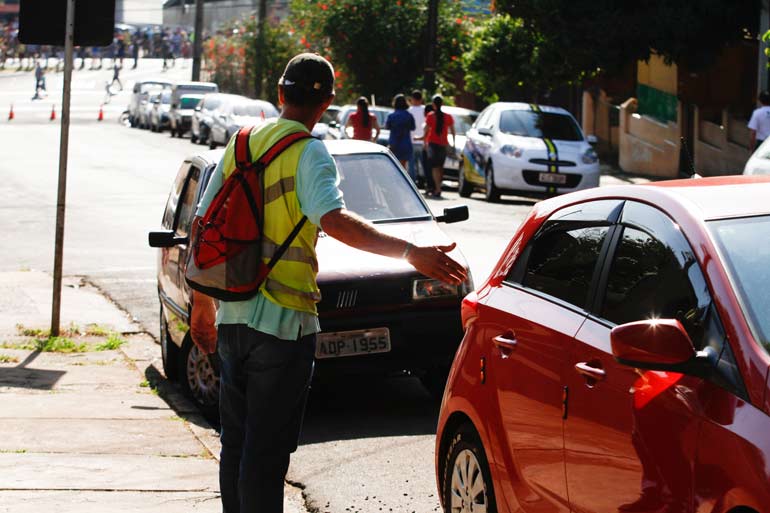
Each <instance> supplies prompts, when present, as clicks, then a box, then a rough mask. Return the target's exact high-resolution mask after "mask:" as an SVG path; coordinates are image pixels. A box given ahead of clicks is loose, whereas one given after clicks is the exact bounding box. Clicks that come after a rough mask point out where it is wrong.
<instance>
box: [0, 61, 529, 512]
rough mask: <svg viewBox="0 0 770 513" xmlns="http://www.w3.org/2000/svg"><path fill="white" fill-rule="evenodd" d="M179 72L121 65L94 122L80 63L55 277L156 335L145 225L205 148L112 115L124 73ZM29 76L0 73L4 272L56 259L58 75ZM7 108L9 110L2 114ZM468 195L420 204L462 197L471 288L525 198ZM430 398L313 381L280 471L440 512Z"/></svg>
mask: <svg viewBox="0 0 770 513" xmlns="http://www.w3.org/2000/svg"><path fill="white" fill-rule="evenodd" d="M185 65H186V66H187V67H184V66H185ZM189 72H190V68H189V63H182V62H181V61H180V62H179V64H178V65H177V67H176V68H174V69H172V70H171V71H169V72H168V73H164V74H161V73H160V63H159V62H152V61H142V62H141V63H140V66H139V68H138V69H137V70H135V71H130V70H126V71H125V72H124V73H123V76H122V78H123V82H124V87H125V92H123V93H121V94H119V95H118V96H116V97H114V98H112V101H111V102H110V104H109V105H107V106H105V119H104V121H102V122H98V121H96V119H97V114H98V110H99V106H100V104H101V102H102V101H103V100H104V83H105V81H106V80H109V79H110V78H111V71H109V70H102V71H87V70H85V71H79V72H76V73H75V78H74V83H73V91H74V92H73V95H74V96H73V126H72V129H71V135H70V138H71V146H70V165H69V175H68V193H67V215H66V232H65V251H64V274H65V275H79V276H85V277H87V278H88V279H89V280H90V281H92V282H93V283H95V284H96V285H97V286H99V287H101V288H102V290H103V291H104V292H105V293H107V294H108V295H109V296H110V297H111V298H112V299H113V300H114V301H115V302H116V303H117V304H118V305H120V306H121V307H122V308H123V309H125V310H126V311H127V312H129V313H130V314H131V315H132V316H133V317H134V318H136V319H137V320H138V321H139V323H140V324H141V325H142V326H143V327H144V328H145V329H146V330H147V331H148V332H150V333H151V334H153V335H155V336H156V337H157V331H158V329H157V325H158V300H157V295H156V284H155V259H156V254H155V251H154V250H152V249H150V248H149V247H148V246H147V232H148V231H149V230H151V229H154V228H157V227H158V226H159V223H160V219H161V215H162V212H163V208H164V204H165V202H166V199H167V196H168V192H169V189H170V185H171V182H172V180H173V178H174V176H175V175H176V172H177V169H178V167H179V165H180V163H181V161H182V159H183V158H184V157H185V156H187V155H189V154H190V153H191V152H197V151H202V150H205V149H204V147H202V146H198V145H191V144H190V142H189V140H187V139H184V140H180V139H176V138H171V137H169V134H168V132H166V133H164V134H154V133H151V132H149V131H143V130H139V129H131V128H128V127H125V126H122V125H120V124H119V123H118V122H117V119H118V115H119V114H120V112H121V111H122V110H123V109H124V108H125V106H126V105H127V103H128V97H129V94H128V92H127V91H130V89H131V86H132V85H133V81H134V80H137V79H142V78H150V77H153V76H161V75H163V76H165V77H166V78H171V79H187V78H188V77H189ZM33 85H34V79H33V75H32V74H31V73H13V72H0V116H2V118H0V156H1V157H2V158H0V176H2V180H0V219H1V221H0V228H2V233H3V235H2V239H3V243H2V244H0V271H16V270H21V269H37V270H44V271H51V269H52V267H53V243H54V224H55V208H56V187H57V172H58V148H59V125H58V122H51V121H49V116H50V112H51V108H52V106H54V107H55V108H56V111H57V112H56V113H57V118H58V117H60V116H61V110H60V108H61V101H60V96H61V95H60V93H57V91H60V90H61V74H58V75H55V74H49V76H48V89H49V91H50V92H51V96H50V97H49V98H47V99H46V100H42V101H35V102H33V101H31V100H30V97H31V96H32V92H33V91H32V88H33ZM11 104H13V105H14V113H15V119H14V120H13V121H6V118H7V112H8V110H9V109H10V105H11ZM475 196H476V197H475V198H470V199H467V200H465V199H463V200H462V201H461V200H460V198H459V197H458V196H457V194H456V192H453V191H448V192H447V194H446V197H445V198H444V199H441V200H433V199H431V200H429V201H428V202H429V204H430V207H431V208H432V209H433V211H434V213H436V214H437V215H438V214H441V213H442V210H443V208H444V207H447V206H453V205H456V204H461V203H464V204H467V205H468V206H469V209H470V220H469V221H466V222H463V223H457V224H453V225H447V226H445V229H446V231H447V233H449V234H450V235H451V236H452V237H453V238H454V239H455V240H456V241H457V243H458V245H459V247H460V249H461V250H462V251H463V252H464V254H465V255H466V257H467V258H468V261H469V263H470V266H471V270H472V272H473V276H474V279H475V281H476V283H477V284H478V283H480V282H481V281H482V280H483V279H484V278H486V276H487V275H488V273H489V271H490V270H491V268H492V266H493V265H494V263H495V262H496V260H497V258H498V257H499V255H500V253H501V250H502V249H503V248H504V247H505V245H506V244H507V243H508V241H509V240H510V238H511V236H512V235H513V233H514V231H515V229H516V228H517V226H518V225H519V224H520V223H521V221H522V220H523V218H524V216H525V215H526V214H527V212H528V211H529V209H530V207H531V206H532V204H533V203H534V201H533V200H528V199H526V198H518V199H517V198H506V199H505V200H504V201H503V202H502V203H500V204H488V203H486V202H484V201H483V200H482V199H481V196H480V195H475ZM437 408H438V406H437V405H436V403H435V402H433V401H432V400H431V399H430V398H429V397H428V395H427V393H426V392H425V391H424V389H423V388H422V387H421V386H420V385H419V383H418V382H417V380H415V379H412V378H401V379H367V380H366V381H360V380H359V381H354V380H350V381H344V380H341V381H339V382H334V383H327V384H321V385H318V386H316V387H315V388H314V391H313V394H312V396H311V401H310V405H309V409H308V413H307V416H306V427H305V430H304V433H303V438H302V443H301V446H300V448H299V450H298V451H297V453H296V454H295V456H294V458H293V460H292V465H291V468H290V471H289V479H290V480H292V481H294V482H296V483H298V484H301V485H302V486H304V487H305V493H306V495H307V497H308V499H309V502H310V504H311V505H312V506H314V507H315V508H317V510H318V511H320V512H330V513H331V512H333V513H338V512H344V511H350V512H354V511H358V512H361V513H369V512H373V513H378V512H381V511H385V512H388V511H398V512H407V513H408V512H411V511H414V512H418V513H425V512H429V511H437V510H438V499H437V495H436V487H435V480H434V471H433V443H434V434H435V425H436V416H437Z"/></svg>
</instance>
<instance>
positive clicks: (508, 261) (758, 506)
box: [149, 88, 770, 513]
mask: <svg viewBox="0 0 770 513" xmlns="http://www.w3.org/2000/svg"><path fill="white" fill-rule="evenodd" d="M164 93H165V89H163V88H162V89H161V91H159V92H155V93H153V94H157V95H158V97H159V98H161V97H163V94H164ZM169 97H170V96H169ZM239 98H240V97H233V95H224V94H208V95H205V96H203V97H202V99H200V102H199V103H198V105H197V107H196V108H195V109H194V112H193V114H192V118H191V127H192V128H191V132H192V138H194V139H193V142H208V143H209V144H212V141H214V142H213V144H214V145H217V144H223V143H224V142H226V140H227V139H226V138H224V137H221V135H222V134H227V131H228V130H230V133H232V127H233V126H239V125H238V124H239V123H242V124H248V123H252V122H254V120H255V119H261V117H262V115H263V114H262V113H264V116H265V117H266V118H267V117H272V116H268V114H267V112H266V110H267V108H268V105H269V104H268V105H264V103H261V102H258V101H255V100H250V102H252V103H239V102H241V100H240V99H239ZM160 103H161V104H162V100H161V102H160ZM224 104H227V105H228V107H227V109H226V110H225V109H224V108H223V107H222V106H223V105H224ZM373 109H374V108H373ZM447 109H448V108H447ZM225 111H226V112H228V113H229V114H226V115H222V114H217V113H218V112H225ZM351 111H352V110H351V106H343V107H335V112H329V113H327V115H326V116H325V118H323V119H322V122H321V123H319V125H317V126H316V127H315V129H314V133H315V134H316V136H319V135H318V134H323V135H322V137H323V138H327V139H329V138H339V139H348V138H349V135H348V134H345V130H344V122H343V120H346V118H347V116H349V114H350V112H351ZM450 113H452V114H453V116H455V119H456V121H455V123H456V126H459V125H460V122H462V123H466V126H467V130H466V131H465V135H466V140H465V142H464V144H463V150H462V152H461V153H460V154H459V156H458V159H457V160H458V167H459V175H458V179H459V186H460V194H461V195H462V196H469V195H470V194H472V193H473V192H475V191H476V190H482V191H483V192H484V194H485V197H486V199H488V200H490V201H495V200H497V199H498V198H499V197H500V195H501V194H504V193H509V192H519V191H526V192H527V193H529V194H532V193H536V194H546V195H557V194H561V193H565V192H570V191H578V192H573V193H570V194H564V195H561V196H559V197H555V198H551V199H549V200H546V201H543V202H540V203H538V204H536V205H535V207H534V208H533V210H532V212H531V213H530V215H529V216H528V217H527V219H526V220H525V221H524V222H523V223H522V225H521V226H520V227H519V228H518V229H517V231H516V233H514V234H513V237H512V239H511V241H510V243H509V245H508V247H507V248H506V249H505V250H504V251H503V253H502V255H501V256H500V258H499V261H498V264H497V265H496V266H495V268H494V269H493V271H492V273H491V274H490V276H489V277H488V278H487V279H486V280H485V281H484V282H483V283H482V284H481V285H480V286H479V287H478V288H476V289H475V290H473V288H474V286H473V283H472V281H470V280H469V282H467V283H465V284H463V285H462V286H459V287H447V286H445V285H442V284H440V283H438V282H436V281H434V280H430V279H427V278H426V277H424V276H421V275H419V274H418V273H416V272H415V271H414V270H413V269H412V268H411V267H409V266H408V265H406V264H405V263H404V262H402V261H399V260H393V259H387V258H384V257H377V256H375V255H371V254H368V253H363V252H361V251H358V250H354V249H352V248H350V247H347V246H345V245H343V244H340V243H338V242H336V241H335V240H333V239H331V238H329V237H325V236H324V235H323V233H321V234H320V236H319V241H318V255H319V269H320V272H319V275H318V282H319V286H320V288H321V291H322V298H323V299H322V301H321V303H319V305H318V306H319V315H320V321H321V324H322V327H323V329H324V332H323V333H321V334H319V337H318V346H317V350H316V355H315V356H316V359H317V375H319V376H324V375H325V374H339V373H372V372H384V373H393V372H398V373H403V372H404V371H406V372H408V373H414V374H415V375H418V376H420V377H421V378H422V380H423V383H424V385H425V386H426V388H427V389H428V390H430V391H431V392H432V393H434V394H435V395H442V396H443V399H442V402H441V408H440V413H439V421H438V429H437V435H436V445H435V475H436V481H437V487H438V491H439V498H440V501H441V503H442V506H443V509H444V511H447V512H449V511H451V512H458V513H471V512H478V511H485V512H488V513H496V512H500V513H503V512H510V513H513V512H530V511H538V512H539V511H542V512H561V511H581V512H596V513H605V512H606V513H610V512H613V513H615V512H619V511H620V512H646V511H651V512H652V511H655V512H666V513H692V512H694V511H701V510H703V511H706V510H708V511H714V512H715V513H744V512H755V513H767V512H770V510H769V509H768V504H770V488H769V487H768V482H770V470H769V469H768V466H767V461H768V460H769V459H770V443H769V442H768V440H769V438H768V436H767V435H766V433H767V432H768V429H770V419H769V417H770V399H768V398H770V322H769V321H768V319H770V301H768V294H767V290H768V288H770V271H768V269H770V265H768V264H770V242H768V241H770V203H769V202H768V201H767V197H768V195H770V177H767V176H748V177H718V178H706V179H697V180H677V181H669V182H660V183H655V184H650V185H634V186H619V187H608V188H601V189H600V188H598V187H597V186H598V179H599V164H598V158H597V156H596V153H595V151H594V150H593V148H592V145H591V143H592V141H590V140H589V138H587V137H585V135H584V134H583V132H582V130H581V129H580V127H579V126H578V124H577V122H576V121H575V119H574V118H573V117H572V116H571V115H570V114H569V113H568V112H567V111H565V110H563V109H559V108H554V107H548V106H539V105H530V104H523V103H495V104H492V105H490V106H489V107H488V108H487V109H485V110H484V111H483V112H482V113H481V114H480V115H479V116H478V118H477V119H475V121H472V122H471V121H468V120H465V119H462V118H461V116H462V115H464V113H460V112H457V113H455V112H450ZM276 114H277V113H276ZM377 115H378V116H379V115H380V114H377ZM384 115H385V116H386V115H387V114H384ZM205 116H209V117H205ZM217 116H223V117H221V118H220V122H221V126H220V127H219V128H217V129H216V130H218V131H219V132H218V133H217V135H214V134H213V131H214V130H213V127H214V126H215V123H217V121H215V120H214V118H215V117H217ZM468 116H472V114H468ZM458 118H461V119H458ZM160 119H161V118H157V120H156V121H154V122H156V123H158V124H161V123H162V121H160ZM229 123H233V124H232V125H229ZM458 136H459V129H458ZM219 141H223V142H221V143H220V142H219ZM326 145H327V148H328V149H329V151H330V153H331V154H332V156H333V157H334V159H335V161H336V162H337V166H338V168H339V171H340V175H341V184H340V186H341V188H342V189H343V192H344V193H345V197H346V201H347V204H348V208H350V209H351V210H352V211H354V212H356V213H358V214H359V215H361V216H363V217H364V218H366V219H367V220H369V221H370V222H372V223H376V224H378V225H380V226H381V227H382V228H383V229H384V230H386V231H387V232H389V233H393V234H395V235H398V236H401V237H406V238H410V239H412V240H414V241H420V243H432V244H435V243H443V242H446V236H445V235H444V234H443V233H442V232H441V231H440V230H439V229H438V226H437V222H446V223H450V222H456V221H462V220H465V219H467V218H468V210H467V207H454V208H448V209H445V210H444V213H443V215H442V216H433V214H432V213H431V211H430V209H429V208H428V206H427V204H426V203H425V201H424V200H423V198H422V197H421V195H420V194H419V192H418V191H417V189H416V188H415V186H414V184H413V183H412V181H411V180H410V179H409V178H408V176H407V175H406V173H405V172H404V170H403V169H402V168H401V167H400V165H399V164H398V162H397V161H396V160H395V159H394V158H393V156H392V155H391V154H390V152H389V151H387V150H386V149H385V148H383V147H382V146H381V145H377V144H373V143H369V142H362V141H351V140H336V141H326ZM763 148H764V145H763V146H761V147H760V148H759V149H758V150H757V151H758V154H757V155H755V156H756V157H757V158H758V159H765V160H767V159H766V158H765V156H763V155H764V153H770V152H768V151H767V149H763ZM769 148H770V147H769ZM760 150H762V151H761V152H760ZM221 156H222V151H221V150H219V151H209V152H201V153H197V154H195V155H193V156H192V157H190V158H189V159H186V160H185V161H184V162H183V164H182V166H181V168H180V170H179V172H178V174H177V178H176V180H175V182H174V184H173V186H172V190H171V193H170V195H169V200H168V203H167V205H166V209H165V212H164V214H163V218H162V221H161V228H162V230H160V231H156V232H152V233H150V237H149V238H150V245H151V246H153V247H157V248H160V251H159V256H158V293H159V298H160V304H161V307H160V308H161V313H160V324H161V325H160V333H161V350H162V356H163V366H164V370H165V373H166V375H167V376H168V377H169V379H172V380H177V381H179V383H180V384H181V385H182V388H183V389H184V390H185V391H187V392H188V393H189V394H190V395H191V397H192V398H193V399H194V400H195V401H196V402H197V404H198V405H199V406H201V408H202V409H204V410H209V411H211V410H213V409H215V408H216V404H217V389H218V378H217V373H216V365H212V363H211V361H210V360H209V358H207V357H205V356H204V355H202V354H200V353H199V352H198V350H197V348H196V347H195V345H194V344H193V343H192V340H191V338H190V335H189V318H190V311H191V308H192V306H191V302H190V291H189V289H188V287H187V285H186V283H185V281H184V272H185V262H186V256H187V251H188V247H187V244H188V237H189V230H190V222H191V220H192V216H193V214H194V211H195V205H197V203H198V201H199V199H200V196H201V195H202V192H203V190H204V189H205V187H206V184H207V182H208V180H209V179H210V177H211V173H212V172H213V170H214V168H215V166H216V163H217V162H218V160H219V159H220V158H221ZM760 164H761V163H760ZM760 164H757V168H756V170H754V168H752V170H753V171H752V172H749V171H747V172H746V174H752V173H754V174H760V173H762V170H761V166H760ZM453 257H454V258H456V259H457V260H458V261H460V262H462V263H465V260H464V258H463V256H462V255H461V254H460V252H459V251H458V250H455V252H454V254H453ZM466 267H467V265H466ZM447 373H448V374H447ZM447 375H448V378H447Z"/></svg>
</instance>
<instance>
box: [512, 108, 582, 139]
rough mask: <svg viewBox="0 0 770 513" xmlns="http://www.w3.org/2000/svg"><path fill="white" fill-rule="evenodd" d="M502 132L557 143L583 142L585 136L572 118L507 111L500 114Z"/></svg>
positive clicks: (522, 111) (547, 113)
mask: <svg viewBox="0 0 770 513" xmlns="http://www.w3.org/2000/svg"><path fill="white" fill-rule="evenodd" d="M500 131H501V132H503V133H506V134H511V135H520V136H524V137H537V138H540V139H543V138H544V139H553V140H557V141H582V140H583V134H582V133H581V132H580V128H578V126H577V123H575V120H574V119H572V117H571V116H567V115H565V114H556V113H553V112H534V111H528V110H505V111H503V112H502V113H501V114H500Z"/></svg>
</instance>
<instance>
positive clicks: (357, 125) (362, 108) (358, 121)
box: [345, 96, 380, 142]
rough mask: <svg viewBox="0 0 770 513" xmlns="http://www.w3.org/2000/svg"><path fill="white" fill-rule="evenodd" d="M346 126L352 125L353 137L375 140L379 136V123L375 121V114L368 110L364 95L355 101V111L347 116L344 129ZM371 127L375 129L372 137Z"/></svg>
mask: <svg viewBox="0 0 770 513" xmlns="http://www.w3.org/2000/svg"><path fill="white" fill-rule="evenodd" d="M348 127H353V137H352V138H353V139H358V140H360V141H370V142H377V138H378V137H379V136H380V123H379V122H378V121H377V116H375V115H374V114H372V113H371V112H369V101H368V100H367V99H366V97H364V96H362V97H360V98H359V99H358V100H357V101H356V111H355V112H353V113H351V114H350V116H348V121H347V123H345V129H346V130H347V128H348ZM372 129H374V131H375V134H374V137H372Z"/></svg>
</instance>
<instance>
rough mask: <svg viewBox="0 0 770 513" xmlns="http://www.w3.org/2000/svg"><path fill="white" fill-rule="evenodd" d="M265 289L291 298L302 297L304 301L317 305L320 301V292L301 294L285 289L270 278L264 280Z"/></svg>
mask: <svg viewBox="0 0 770 513" xmlns="http://www.w3.org/2000/svg"><path fill="white" fill-rule="evenodd" d="M265 289H267V290H268V291H270V292H272V293H276V292H279V293H284V294H290V295H292V296H297V297H302V298H306V299H310V300H312V301H313V302H314V303H317V302H318V301H320V300H321V293H320V292H302V291H301V290H297V289H293V288H291V287H287V286H286V285H284V284H283V283H281V282H278V281H276V280H274V279H272V278H268V279H266V280H265Z"/></svg>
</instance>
